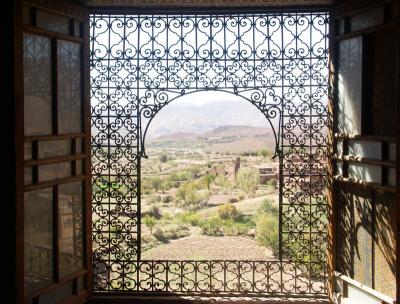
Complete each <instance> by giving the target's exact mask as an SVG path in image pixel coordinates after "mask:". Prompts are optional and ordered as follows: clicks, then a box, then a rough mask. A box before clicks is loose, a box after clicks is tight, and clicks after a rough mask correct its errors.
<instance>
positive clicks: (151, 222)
mask: <svg viewBox="0 0 400 304" xmlns="http://www.w3.org/2000/svg"><path fill="white" fill-rule="evenodd" d="M143 223H144V224H145V225H146V226H147V228H149V229H150V234H153V228H154V226H155V225H156V219H155V217H154V216H149V215H146V216H144V217H143Z"/></svg>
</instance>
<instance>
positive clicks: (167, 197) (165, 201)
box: [162, 195, 173, 204]
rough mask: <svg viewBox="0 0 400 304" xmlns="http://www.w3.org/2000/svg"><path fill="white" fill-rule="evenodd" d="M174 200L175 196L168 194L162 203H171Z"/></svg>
mask: <svg viewBox="0 0 400 304" xmlns="http://www.w3.org/2000/svg"><path fill="white" fill-rule="evenodd" d="M172 200H173V197H172V196H171V195H167V196H164V197H163V198H162V203H163V204H169V203H170V202H172Z"/></svg>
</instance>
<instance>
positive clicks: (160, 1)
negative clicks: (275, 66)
mask: <svg viewBox="0 0 400 304" xmlns="http://www.w3.org/2000/svg"><path fill="white" fill-rule="evenodd" d="M86 2H87V5H88V6H97V7H102V6H132V7H135V6H140V7H142V6H152V7H154V6H156V7H157V6H175V7H179V6H180V7H184V6H189V7H202V6H205V7H212V6H215V7H238V6H246V7H248V6H264V7H265V6H289V5H291V6H300V5H330V4H332V3H333V1H332V0H301V1H299V0H197V1H192V0H145V1H144V0H87V1H86Z"/></svg>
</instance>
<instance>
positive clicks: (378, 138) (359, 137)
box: [334, 133, 396, 142]
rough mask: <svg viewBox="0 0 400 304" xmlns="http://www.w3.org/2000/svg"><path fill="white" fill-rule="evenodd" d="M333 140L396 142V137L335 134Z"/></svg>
mask: <svg viewBox="0 0 400 304" xmlns="http://www.w3.org/2000/svg"><path fill="white" fill-rule="evenodd" d="M334 138H335V139H349V140H350V139H352V140H359V141H387V142H396V136H378V135H352V134H340V133H335V135H334Z"/></svg>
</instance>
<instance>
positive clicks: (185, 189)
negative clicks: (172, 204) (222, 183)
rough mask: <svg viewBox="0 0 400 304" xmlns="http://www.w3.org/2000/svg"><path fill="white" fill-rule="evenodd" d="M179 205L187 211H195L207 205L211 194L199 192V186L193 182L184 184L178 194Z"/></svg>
mask: <svg viewBox="0 0 400 304" xmlns="http://www.w3.org/2000/svg"><path fill="white" fill-rule="evenodd" d="M176 197H177V198H178V199H179V202H178V203H179V204H178V205H180V206H182V207H183V208H185V209H188V210H195V209H198V208H201V207H203V206H204V205H206V204H207V202H208V199H209V197H210V194H209V192H208V191H207V192H204V191H203V192H202V191H198V185H197V184H196V183H193V182H186V183H184V184H182V185H181V186H180V187H179V188H178V191H177V192H176Z"/></svg>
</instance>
